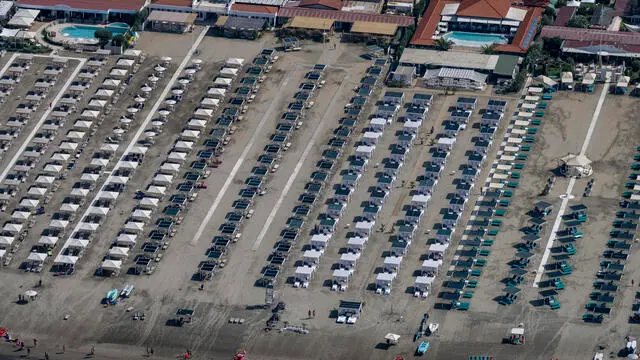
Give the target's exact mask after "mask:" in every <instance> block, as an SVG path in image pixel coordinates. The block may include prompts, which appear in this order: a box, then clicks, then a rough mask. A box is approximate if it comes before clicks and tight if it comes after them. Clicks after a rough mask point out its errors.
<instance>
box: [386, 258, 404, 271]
mask: <svg viewBox="0 0 640 360" xmlns="http://www.w3.org/2000/svg"><path fill="white" fill-rule="evenodd" d="M401 263H402V256H387V257H385V258H384V271H385V272H389V273H395V272H398V270H400V264H401Z"/></svg>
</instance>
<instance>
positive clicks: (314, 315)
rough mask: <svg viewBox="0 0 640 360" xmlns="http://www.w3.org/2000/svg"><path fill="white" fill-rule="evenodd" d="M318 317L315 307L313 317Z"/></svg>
mask: <svg viewBox="0 0 640 360" xmlns="http://www.w3.org/2000/svg"><path fill="white" fill-rule="evenodd" d="M315 317H316V309H313V318H314V319H315Z"/></svg>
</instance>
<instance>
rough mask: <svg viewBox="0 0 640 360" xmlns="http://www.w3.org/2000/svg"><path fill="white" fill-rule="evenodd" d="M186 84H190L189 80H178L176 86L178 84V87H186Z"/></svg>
mask: <svg viewBox="0 0 640 360" xmlns="http://www.w3.org/2000/svg"><path fill="white" fill-rule="evenodd" d="M188 83H190V81H189V80H187V79H180V80H178V84H180V85H187V84H188Z"/></svg>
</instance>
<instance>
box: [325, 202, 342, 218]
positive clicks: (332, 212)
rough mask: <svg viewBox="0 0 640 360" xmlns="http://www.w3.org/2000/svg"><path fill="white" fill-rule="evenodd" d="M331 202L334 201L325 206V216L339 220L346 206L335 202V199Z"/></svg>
mask: <svg viewBox="0 0 640 360" xmlns="http://www.w3.org/2000/svg"><path fill="white" fill-rule="evenodd" d="M333 200H334V201H332V202H330V203H329V204H327V212H326V214H327V215H329V216H331V217H335V218H339V217H341V216H342V213H343V211H344V209H345V207H346V204H345V203H343V202H340V201H337V200H336V199H333Z"/></svg>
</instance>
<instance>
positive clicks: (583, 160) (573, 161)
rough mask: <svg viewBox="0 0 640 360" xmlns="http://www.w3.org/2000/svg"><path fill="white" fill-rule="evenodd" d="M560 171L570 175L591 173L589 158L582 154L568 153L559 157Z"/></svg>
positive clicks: (578, 175)
mask: <svg viewBox="0 0 640 360" xmlns="http://www.w3.org/2000/svg"><path fill="white" fill-rule="evenodd" d="M560 170H561V172H562V173H563V174H564V175H566V176H570V177H573V176H575V177H585V176H591V174H593V169H592V168H591V160H589V159H588V158H587V157H586V156H584V155H575V154H569V155H567V156H565V157H563V158H561V159H560Z"/></svg>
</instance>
